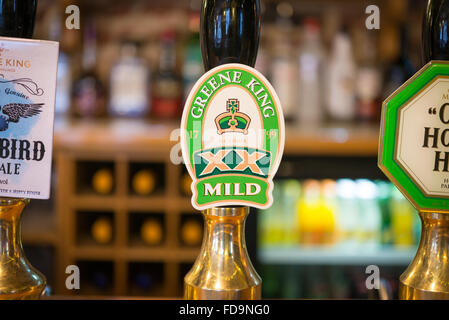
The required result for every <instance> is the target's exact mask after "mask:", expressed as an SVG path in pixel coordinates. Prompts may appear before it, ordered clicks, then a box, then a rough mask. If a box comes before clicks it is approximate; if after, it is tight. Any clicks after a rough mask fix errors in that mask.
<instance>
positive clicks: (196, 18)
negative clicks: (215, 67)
mask: <svg viewBox="0 0 449 320" xmlns="http://www.w3.org/2000/svg"><path fill="white" fill-rule="evenodd" d="M199 30H200V15H199V13H196V12H195V13H191V14H190V17H189V32H190V36H189V39H188V41H187V45H186V47H185V51H184V64H183V68H182V75H183V86H184V94H183V100H184V102H185V101H186V100H187V97H188V95H189V93H190V90H192V88H193V85H194V84H195V83H196V81H197V80H198V79H199V78H200V77H201V76H202V75H203V71H204V67H203V60H202V57H201V48H200V34H199Z"/></svg>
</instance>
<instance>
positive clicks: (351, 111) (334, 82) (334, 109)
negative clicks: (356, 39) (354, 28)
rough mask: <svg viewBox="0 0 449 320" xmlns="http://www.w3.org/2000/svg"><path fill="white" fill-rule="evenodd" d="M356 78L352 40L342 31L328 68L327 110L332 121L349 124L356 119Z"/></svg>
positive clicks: (335, 42)
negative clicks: (348, 122)
mask: <svg viewBox="0 0 449 320" xmlns="http://www.w3.org/2000/svg"><path fill="white" fill-rule="evenodd" d="M355 76H356V65H355V61H354V57H353V53H352V42H351V38H350V36H349V34H348V33H347V32H345V31H343V30H342V31H340V32H339V33H338V34H337V35H336V36H335V38H334V43H333V48H332V53H331V55H330V57H329V62H328V66H327V77H326V78H327V79H326V80H327V84H326V87H327V94H326V109H327V113H328V115H329V117H330V118H331V120H335V121H344V122H347V121H352V120H353V119H354V117H355V112H356V109H355Z"/></svg>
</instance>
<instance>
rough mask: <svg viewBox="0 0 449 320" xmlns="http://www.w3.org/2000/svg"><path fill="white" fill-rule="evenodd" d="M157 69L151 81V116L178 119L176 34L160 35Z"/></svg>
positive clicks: (170, 31)
mask: <svg viewBox="0 0 449 320" xmlns="http://www.w3.org/2000/svg"><path fill="white" fill-rule="evenodd" d="M160 42H161V52H160V56H159V68H158V70H157V72H156V74H155V76H154V79H153V90H152V104H151V108H152V110H151V115H152V118H155V119H172V120H173V119H178V118H179V116H180V114H181V110H182V108H181V100H182V87H181V82H182V80H181V78H180V76H179V75H178V73H177V71H176V34H175V32H174V31H172V30H166V31H164V32H163V33H162V34H161V38H160Z"/></svg>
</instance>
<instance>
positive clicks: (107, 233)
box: [91, 217, 112, 244]
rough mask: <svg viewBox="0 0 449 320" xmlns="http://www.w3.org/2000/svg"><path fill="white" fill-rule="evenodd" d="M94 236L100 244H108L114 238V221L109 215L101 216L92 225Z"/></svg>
mask: <svg viewBox="0 0 449 320" xmlns="http://www.w3.org/2000/svg"><path fill="white" fill-rule="evenodd" d="M91 233H92V238H93V239H94V240H95V241H96V242H97V243H99V244H108V243H110V242H111V240H112V221H111V219H110V218H108V217H100V218H98V219H96V220H95V221H94V223H93V224H92V227H91Z"/></svg>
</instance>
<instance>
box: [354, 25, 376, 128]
mask: <svg viewBox="0 0 449 320" xmlns="http://www.w3.org/2000/svg"><path fill="white" fill-rule="evenodd" d="M355 46H356V47H357V48H358V50H359V51H360V54H359V55H360V61H359V66H358V69H357V75H356V99H357V106H356V118H357V120H359V121H362V122H378V121H379V120H380V110H381V107H380V106H381V105H382V103H381V101H380V98H381V90H382V75H381V72H380V69H379V67H378V66H377V64H376V61H377V57H376V43H375V39H374V37H373V33H370V32H369V31H362V32H359V33H358V37H356V41H355Z"/></svg>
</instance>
